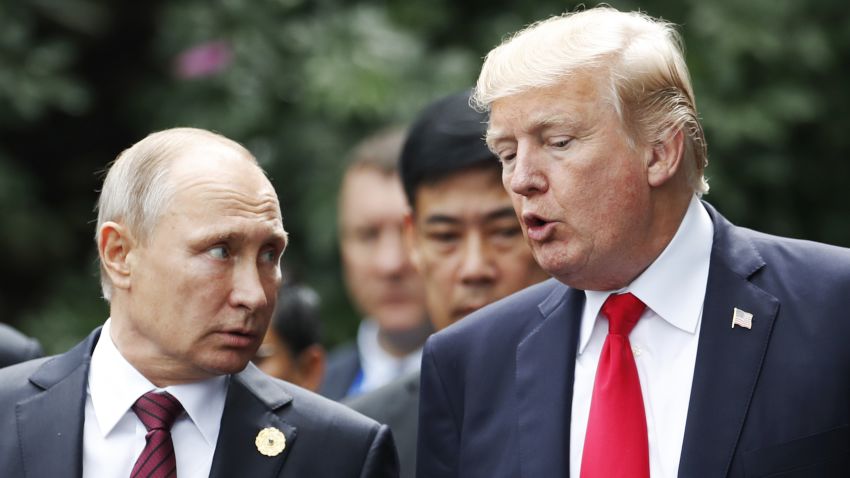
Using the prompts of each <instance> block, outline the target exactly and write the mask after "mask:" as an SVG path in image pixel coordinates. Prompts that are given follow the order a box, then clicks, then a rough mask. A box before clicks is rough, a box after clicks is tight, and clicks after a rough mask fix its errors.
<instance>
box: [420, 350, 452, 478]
mask: <svg viewBox="0 0 850 478" xmlns="http://www.w3.org/2000/svg"><path fill="white" fill-rule="evenodd" d="M432 345H433V343H432V341H431V340H429V341H428V342H427V343H426V344H425V351H424V352H423V355H422V379H421V382H420V387H421V389H420V396H419V434H418V437H417V448H416V449H417V451H416V454H417V456H416V477H417V478H456V477H457V476H458V469H457V457H458V453H459V452H460V440H459V433H458V429H459V422H458V420H457V417H456V415H455V413H454V412H453V410H452V407H451V402H450V400H449V393H448V391H447V388H446V387H445V384H444V382H443V379H442V378H441V376H440V369H439V367H438V366H437V359H436V357H435V356H434V353H433V348H432ZM455 393H460V391H457V390H456V391H455Z"/></svg>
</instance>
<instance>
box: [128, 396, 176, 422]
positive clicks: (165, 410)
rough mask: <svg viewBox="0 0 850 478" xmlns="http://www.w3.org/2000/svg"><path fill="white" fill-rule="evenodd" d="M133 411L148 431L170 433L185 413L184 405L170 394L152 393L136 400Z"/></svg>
mask: <svg viewBox="0 0 850 478" xmlns="http://www.w3.org/2000/svg"><path fill="white" fill-rule="evenodd" d="M133 411H134V412H135V413H136V416H137V417H139V420H141V421H142V423H143V424H144V425H145V428H147V429H148V431H151V430H166V431H168V430H171V425H173V424H174V420H176V419H177V417H179V416H180V414H182V413H183V405H181V404H180V401H179V400H177V399H176V398H174V396H173V395H171V394H170V393H168V392H154V391H150V392H148V393H146V394H144V395H142V396H141V397H139V399H138V400H136V403H134V404H133Z"/></svg>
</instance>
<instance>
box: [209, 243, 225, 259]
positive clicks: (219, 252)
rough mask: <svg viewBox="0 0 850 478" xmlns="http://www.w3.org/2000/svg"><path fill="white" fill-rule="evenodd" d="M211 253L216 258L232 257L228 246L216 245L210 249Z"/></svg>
mask: <svg viewBox="0 0 850 478" xmlns="http://www.w3.org/2000/svg"><path fill="white" fill-rule="evenodd" d="M209 254H210V255H211V256H213V257H214V258H216V259H227V258H228V257H230V251H228V250H227V247H226V246H215V247H213V248H212V249H210V250H209Z"/></svg>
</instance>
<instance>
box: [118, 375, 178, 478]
mask: <svg viewBox="0 0 850 478" xmlns="http://www.w3.org/2000/svg"><path fill="white" fill-rule="evenodd" d="M133 411H134V412H135V413H136V416H137V417H139V420H141V421H142V423H143V424H144V425H145V428H147V430H148V433H147V434H146V435H145V448H144V450H142V454H141V455H139V458H138V459H137V460H136V464H135V466H133V472H132V473H131V474H130V478H166V477H175V476H177V460H176V458H175V456H174V443H173V442H172V441H171V425H173V424H174V420H176V419H177V417H179V416H180V415H181V414H182V413H183V405H181V404H180V402H179V401H178V400H177V399H176V398H174V396H172V395H171V394H170V393H168V392H158V393H157V392H153V391H150V392H148V393H146V394H144V395H142V396H141V397H139V399H138V400H136V403H134V404H133Z"/></svg>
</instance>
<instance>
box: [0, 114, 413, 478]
mask: <svg viewBox="0 0 850 478" xmlns="http://www.w3.org/2000/svg"><path fill="white" fill-rule="evenodd" d="M97 210H98V219H97V230H96V236H95V240H96V244H97V248H98V252H99V259H100V265H101V284H102V289H103V294H104V297H105V298H106V300H107V301H109V310H110V316H109V318H108V319H107V320H106V321H105V323H104V325H103V326H102V327H98V328H97V329H96V330H94V331H93V332H92V333H91V334H90V335H89V336H88V338H86V339H85V340H84V341H83V342H81V343H80V344H78V345H77V346H75V347H74V348H73V349H71V350H70V351H68V352H66V353H64V354H61V355H57V356H54V357H49V358H43V359H36V360H31V361H28V362H24V363H22V364H17V365H13V366H11V367H6V368H3V369H0V383H2V384H3V386H2V387H0V429H2V430H6V431H7V433H4V434H3V435H2V436H0V464H2V470H3V475H4V476H15V477H23V476H27V477H30V478H42V477H43V478H47V477H55V476H63V477H84V478H89V477H91V478H94V477H98V478H99V477H104V476H106V477H124V476H131V473H132V476H147V477H165V476H173V475H175V474H176V475H177V476H180V477H181V478H192V477H207V476H209V477H217V478H224V477H232V476H252V477H297V476H310V477H327V478H331V477H333V478H337V477H343V476H347V477H351V478H358V477H364V476H369V477H392V476H397V463H396V457H395V450H394V447H393V444H392V436H391V434H390V432H389V430H388V429H387V427H386V426H381V425H379V424H377V423H375V422H374V421H373V420H370V419H368V418H366V417H364V416H362V415H359V414H356V413H354V412H353V411H351V410H350V409H348V408H346V407H344V406H342V405H340V404H338V403H335V402H332V401H330V400H327V399H326V398H324V397H321V396H319V395H316V394H314V393H312V392H309V391H306V390H304V389H302V388H299V387H296V386H293V385H291V384H289V383H287V382H284V381H282V380H277V379H274V378H272V377H269V376H267V375H265V374H263V373H262V372H260V371H259V370H258V369H257V368H256V367H255V366H254V365H253V364H251V363H249V361H250V359H251V358H252V357H253V356H254V354H255V353H256V351H257V348H258V347H259V345H260V343H261V342H262V340H263V335H264V334H265V332H266V329H267V327H268V324H269V320H270V318H271V315H272V312H273V310H274V306H275V301H276V298H277V292H278V287H279V286H280V282H281V272H280V258H281V255H282V254H283V251H284V249H285V248H286V245H287V242H288V239H287V233H286V231H285V230H284V228H283V220H282V216H281V211H280V205H279V202H278V198H277V194H276V192H275V190H274V188H273V187H272V185H271V183H270V182H269V180H268V179H267V178H266V176H265V173H264V171H263V170H262V169H261V168H260V166H259V165H258V164H257V162H256V159H255V158H254V157H253V155H251V153H250V152H248V151H247V150H246V149H245V148H244V147H242V146H241V145H239V144H238V143H236V142H234V141H232V140H229V139H227V138H225V137H223V136H221V135H218V134H215V133H211V132H208V131H204V130H199V129H194V128H175V129H171V130H165V131H160V132H157V133H153V134H151V135H149V136H147V137H146V138H144V139H143V140H141V141H139V142H138V143H136V144H135V145H133V146H132V147H130V148H129V149H127V150H125V151H124V152H123V153H121V154H120V155H119V156H118V158H117V159H116V160H115V161H114V163H113V164H112V165H111V167H110V168H109V172H108V174H107V175H106V178H105V180H104V184H103V188H102V192H101V194H100V199H99V201H98V207H97ZM328 455H330V456H333V457H334V459H333V460H328V459H327V456H328Z"/></svg>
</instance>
